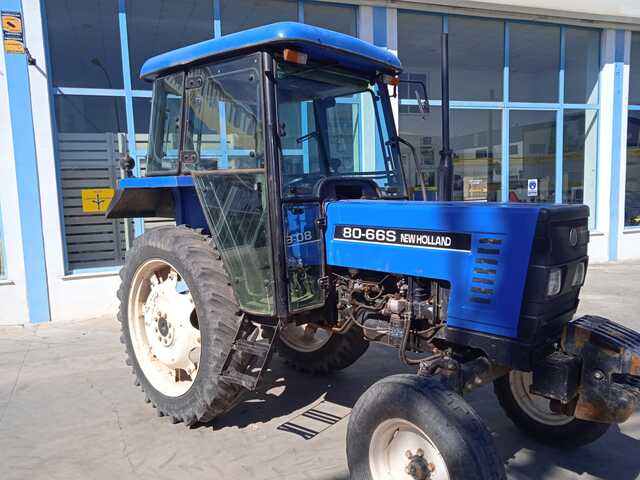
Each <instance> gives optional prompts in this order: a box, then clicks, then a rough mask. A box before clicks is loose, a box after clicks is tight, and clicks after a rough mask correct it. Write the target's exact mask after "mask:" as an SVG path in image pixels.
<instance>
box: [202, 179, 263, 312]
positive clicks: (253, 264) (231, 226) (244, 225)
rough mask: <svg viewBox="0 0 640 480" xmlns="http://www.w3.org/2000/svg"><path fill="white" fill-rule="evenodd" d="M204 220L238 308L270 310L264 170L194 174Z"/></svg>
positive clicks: (259, 310) (254, 310)
mask: <svg viewBox="0 0 640 480" xmlns="http://www.w3.org/2000/svg"><path fill="white" fill-rule="evenodd" d="M194 183H195V186H196V191H197V192H198V197H199V198H200V203H201V204H202V205H203V207H204V213H205V216H206V218H207V223H208V224H209V228H210V229H211V233H212V235H213V238H214V239H215V242H216V245H217V247H218V249H219V250H220V253H221V255H222V259H223V261H224V265H225V269H226V271H227V272H228V274H229V276H230V277H231V278H230V281H231V283H232V285H233V289H234V293H235V295H236V298H237V299H238V303H239V304H240V308H242V310H244V311H246V312H249V313H253V314H257V315H272V314H273V313H274V304H275V302H274V293H273V270H272V262H271V243H270V236H269V226H268V223H269V222H268V215H267V189H266V187H265V185H266V177H265V171H264V170H263V169H262V170H258V169H256V170H247V171H246V172H238V171H235V173H234V171H233V170H219V171H210V172H206V173H197V174H194Z"/></svg>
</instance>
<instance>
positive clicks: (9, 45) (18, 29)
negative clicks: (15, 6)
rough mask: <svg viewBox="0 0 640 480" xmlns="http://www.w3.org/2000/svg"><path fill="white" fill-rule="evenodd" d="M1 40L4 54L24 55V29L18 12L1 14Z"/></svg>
mask: <svg viewBox="0 0 640 480" xmlns="http://www.w3.org/2000/svg"><path fill="white" fill-rule="evenodd" d="M2 40H3V44H4V51H5V52H6V53H18V54H20V53H24V29H23V27H22V14H21V13H20V12H4V11H3V12H2Z"/></svg>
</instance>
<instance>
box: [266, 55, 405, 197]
mask: <svg viewBox="0 0 640 480" xmlns="http://www.w3.org/2000/svg"><path fill="white" fill-rule="evenodd" d="M277 75H278V100H279V102H280V103H279V105H280V108H283V109H284V110H285V112H289V113H288V116H289V117H291V116H292V112H296V111H300V112H302V111H303V109H305V111H306V118H304V117H303V120H304V122H305V127H304V128H305V131H306V132H307V133H304V134H302V132H300V133H301V135H300V136H298V137H296V135H298V132H296V131H295V130H296V129H295V127H296V123H297V122H294V123H293V125H292V126H293V127H294V128H292V129H288V128H287V125H286V123H285V125H284V127H285V128H284V132H283V133H284V137H285V138H287V137H289V138H287V140H286V141H285V142H286V144H287V145H293V143H292V140H293V139H295V145H297V146H298V148H300V149H302V150H303V156H302V157H303V158H302V160H303V161H302V165H300V164H297V165H296V164H295V163H294V162H295V159H296V158H299V157H298V156H295V157H290V158H288V159H287V161H286V163H285V167H286V168H285V169H283V172H282V176H283V190H284V193H285V195H288V196H304V195H310V194H312V192H313V188H314V186H315V185H316V183H317V182H318V181H319V180H321V179H322V178H325V177H328V176H340V175H360V176H363V177H367V178H370V179H372V180H374V181H375V182H376V183H377V184H378V186H379V187H380V189H381V191H382V193H383V194H385V195H398V194H403V193H404V188H403V187H402V181H401V178H400V175H399V165H398V164H397V159H396V158H393V155H392V152H391V149H390V148H389V146H388V145H387V144H386V142H385V141H386V140H387V139H388V138H386V137H384V135H385V132H387V124H386V122H385V118H384V116H383V115H382V114H381V113H380V111H379V109H380V99H379V97H378V96H377V94H376V92H377V86H376V87H375V88H374V89H373V90H371V89H370V88H369V82H368V80H367V79H365V78H356V77H354V76H352V75H346V74H344V73H341V72H340V71H337V70H330V69H328V68H327V69H323V70H319V69H318V68H317V67H316V66H313V65H309V70H308V71H305V70H304V69H302V70H301V69H300V68H298V67H297V66H296V67H294V66H291V64H287V63H284V62H283V63H280V64H279V65H278V73H277ZM374 95H376V101H375V102H374ZM361 116H362V120H361ZM388 120H391V119H388ZM381 137H382V138H381ZM300 170H302V175H301V174H300Z"/></svg>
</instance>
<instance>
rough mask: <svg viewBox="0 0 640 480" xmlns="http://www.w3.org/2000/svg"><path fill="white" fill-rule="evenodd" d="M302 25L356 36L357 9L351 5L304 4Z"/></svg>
mask: <svg viewBox="0 0 640 480" xmlns="http://www.w3.org/2000/svg"><path fill="white" fill-rule="evenodd" d="M304 23H307V24H309V25H315V26H316V27H322V28H327V29H329V30H333V31H334V32H340V33H345V34H347V35H351V36H352V37H357V36H358V30H357V29H358V20H357V7H355V6H353V5H340V4H338V3H324V2H323V3H320V2H304Z"/></svg>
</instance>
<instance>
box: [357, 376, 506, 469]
mask: <svg viewBox="0 0 640 480" xmlns="http://www.w3.org/2000/svg"><path fill="white" fill-rule="evenodd" d="M395 419H401V420H404V421H408V422H410V423H411V424H413V425H414V426H415V427H417V428H419V429H420V430H421V431H422V432H423V433H424V434H425V435H426V436H428V437H429V439H430V440H431V442H432V443H433V444H434V445H435V446H436V448H437V449H438V451H439V453H440V455H441V457H442V460H443V462H444V465H446V468H447V471H448V474H449V478H450V479H453V480H459V479H460V480H461V479H465V480H503V479H505V478H506V475H505V471H504V465H503V463H502V461H501V460H500V457H499V456H498V453H497V450H496V447H495V444H494V442H493V438H492V437H491V434H490V433H489V430H488V429H487V427H486V426H485V424H484V422H483V421H482V419H481V418H480V417H479V416H478V414H477V413H476V412H475V411H474V410H473V409H472V408H471V406H470V405H469V404H468V403H467V402H466V401H464V399H463V398H462V397H461V396H460V395H458V394H456V393H454V392H453V391H451V390H449V389H447V388H446V387H445V386H444V385H442V384H441V383H440V382H439V381H437V380H435V379H430V378H423V377H419V376H417V375H393V376H391V377H387V378H385V379H383V380H380V381H379V382H377V383H375V384H374V385H373V386H371V387H370V388H369V389H368V390H367V391H366V392H365V393H364V394H363V395H362V396H361V397H360V399H359V400H358V401H357V403H356V405H355V407H354V408H353V411H352V412H351V418H350V419H349V426H348V429H347V462H348V464H349V471H350V474H351V476H350V478H351V479H352V480H377V478H376V477H375V476H374V473H373V472H372V470H371V467H370V464H371V458H370V451H375V450H376V447H375V443H373V444H372V438H373V437H374V432H376V431H377V430H376V429H377V428H378V427H379V426H380V428H383V426H384V425H385V421H386V422H387V423H388V422H391V423H392V424H393V422H395V421H396V420H395ZM378 431H379V430H378ZM385 445H386V443H385ZM390 445H391V444H390V443H389V446H390ZM413 453H415V452H413ZM372 455H373V454H372ZM426 460H427V461H433V460H434V459H433V458H431V459H430V458H429V457H428V456H427V457H426ZM406 462H407V463H408V460H406ZM435 464H437V463H435ZM399 476H400V475H399Z"/></svg>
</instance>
